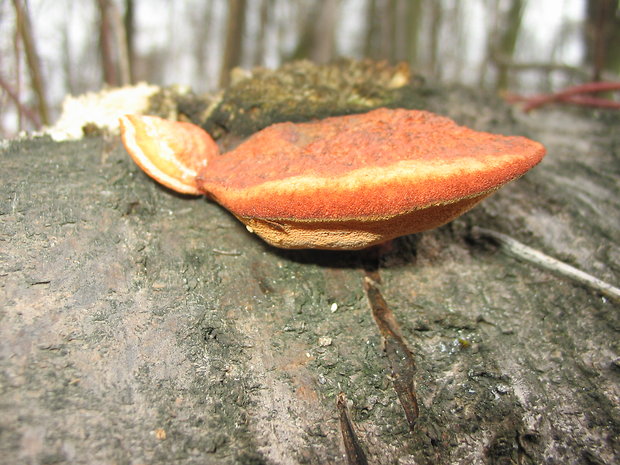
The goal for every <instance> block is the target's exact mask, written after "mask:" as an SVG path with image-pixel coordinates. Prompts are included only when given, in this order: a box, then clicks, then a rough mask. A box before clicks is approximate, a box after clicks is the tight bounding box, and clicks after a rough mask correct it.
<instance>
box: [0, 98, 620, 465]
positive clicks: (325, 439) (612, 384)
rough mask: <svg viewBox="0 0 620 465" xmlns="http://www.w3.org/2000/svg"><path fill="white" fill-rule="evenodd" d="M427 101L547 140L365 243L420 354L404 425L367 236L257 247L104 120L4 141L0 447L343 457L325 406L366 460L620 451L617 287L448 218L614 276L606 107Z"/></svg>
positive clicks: (619, 174)
mask: <svg viewBox="0 0 620 465" xmlns="http://www.w3.org/2000/svg"><path fill="white" fill-rule="evenodd" d="M427 107H428V108H432V109H434V110H436V111H438V112H441V113H443V114H447V115H450V116H452V117H454V118H455V119H456V120H457V121H459V122H460V123H463V124H467V125H469V126H472V127H474V128H476V129H486V130H490V131H495V132H503V133H512V134H516V133H521V134H525V135H528V136H530V137H532V138H534V139H537V140H540V141H541V142H543V143H544V144H546V146H547V148H548V155H547V157H546V158H545V160H544V161H543V162H542V164H541V165H540V166H538V167H537V168H535V169H534V170H533V171H532V172H530V173H529V174H527V175H526V176H525V177H524V178H522V179H520V180H518V181H516V182H514V183H512V184H510V185H509V186H507V187H506V188H504V189H502V190H501V191H499V192H498V193H497V194H495V195H494V196H492V197H491V198H489V199H487V200H486V201H484V202H483V203H482V204H481V205H480V206H478V207H477V208H476V209H475V210H473V211H472V212H470V213H468V214H467V215H465V216H463V217H462V218H460V219H458V220H456V221H455V222H453V223H451V224H449V225H446V226H444V227H442V228H439V229H437V230H434V231H429V232H425V233H422V234H418V235H416V236H410V237H405V238H401V239H398V240H396V241H394V242H393V243H392V244H391V246H390V247H389V248H386V249H384V250H383V251H382V254H381V255H380V257H379V258H378V259H377V260H378V265H379V267H378V274H379V275H380V278H381V281H382V282H381V284H380V285H379V289H380V292H381V294H382V296H383V298H384V299H385V301H386V302H387V305H388V306H389V308H390V310H391V312H392V313H393V315H392V317H393V320H394V321H395V324H397V325H398V328H399V329H398V331H399V333H400V336H399V337H401V338H402V340H403V341H404V343H406V345H407V346H408V347H409V349H410V350H411V353H412V354H413V357H414V360H415V364H416V366H417V371H415V373H414V380H415V384H416V392H417V400H418V403H419V409H420V415H419V417H418V419H417V422H416V424H415V428H414V429H413V431H412V430H411V429H410V423H409V422H408V420H407V417H406V416H405V412H404V410H403V408H402V406H401V404H400V402H399V395H398V393H397V392H396V391H395V388H394V387H395V386H396V385H397V383H396V382H393V381H394V379H393V378H394V375H393V373H392V368H391V367H390V360H391V358H390V352H389V345H385V346H384V341H383V339H382V332H381V328H379V327H378V326H377V323H376V322H375V319H373V315H372V313H371V308H370V305H369V302H368V299H367V297H366V293H365V290H364V282H365V281H364V279H365V277H366V276H367V271H365V268H366V267H367V260H368V254H364V253H327V252H314V251H282V250H276V249H273V248H270V247H268V246H267V245H265V244H264V243H262V242H261V241H260V240H258V239H257V238H255V237H253V236H252V235H250V234H249V233H248V232H247V231H246V230H245V228H244V227H243V226H242V225H241V224H240V223H238V222H237V221H236V220H235V219H234V217H232V216H231V215H230V214H228V213H227V212H226V211H225V210H223V209H221V208H220V207H218V206H217V205H215V204H212V203H210V202H208V201H205V200H203V199H194V198H186V197H181V196H177V195H174V194H173V193H171V192H169V191H167V190H165V189H163V188H160V187H159V186H157V185H156V184H155V183H154V182H152V181H151V180H150V179H148V178H147V177H146V176H145V175H143V174H142V173H141V172H140V171H139V170H138V168H137V167H135V166H134V165H133V163H132V162H131V160H130V159H129V158H128V157H127V156H126V154H125V153H124V151H123V149H122V147H121V145H120V142H119V141H118V138H116V137H112V136H102V137H92V138H86V139H83V140H80V141H75V142H64V143H56V142H52V141H51V140H49V139H48V138H36V139H30V140H24V141H16V142H8V143H5V145H4V148H3V149H2V152H0V163H1V166H2V169H1V170H0V199H1V201H0V234H1V235H0V309H1V310H0V318H1V319H0V462H1V463H7V464H9V463H10V464H21V463H23V464H56V463H58V464H65V463H72V464H147V463H148V464H172V463H178V464H208V463H214V464H215V463H217V464H233V463H245V464H260V463H268V464H296V463H300V464H301V463H309V464H323V463H346V458H345V455H344V454H345V446H344V443H343V439H342V422H341V414H342V410H341V411H340V413H339V408H341V409H342V408H344V407H346V408H348V415H349V418H350V423H351V425H352V428H353V430H354V433H355V434H356V438H355V440H351V438H350V437H349V438H348V440H347V441H348V442H350V443H357V444H358V446H359V447H361V449H362V451H361V454H362V455H365V456H366V457H367V459H368V463H374V464H455V463H462V464H472V463H473V464H479V463H485V464H486V463H488V464H512V463H519V464H540V463H546V464H581V463H583V464H598V463H614V462H617V461H619V460H620V450H619V448H620V444H619V442H618V438H619V437H620V413H619V407H618V405H619V383H618V382H619V381H620V361H619V360H620V348H619V343H618V341H619V339H620V338H619V337H618V336H619V332H620V320H619V314H618V311H619V309H620V307H619V305H618V304H617V303H614V302H611V301H609V300H607V299H604V298H602V297H601V296H599V295H597V294H596V293H593V292H590V291H589V290H587V289H584V288H582V287H580V286H578V285H576V284H574V283H572V282H570V281H567V280H565V279H562V278H559V277H557V276H555V275H554V274H552V273H550V272H548V271H544V270H541V269H539V268H537V267H535V266H533V265H531V264H527V263H522V262H519V261H517V260H515V259H513V258H510V257H507V256H505V255H504V254H502V253H501V252H499V251H498V250H497V249H495V248H494V247H492V246H490V245H485V244H481V243H479V242H474V241H472V240H471V239H470V233H469V231H470V228H471V227H472V226H473V225H479V226H484V227H486V228H490V229H495V230H498V231H501V232H504V233H507V234H510V235H511V236H513V237H515V238H516V239H518V240H520V241H521V242H524V243H527V244H528V245H530V246H532V247H536V248H538V249H541V250H543V251H545V252H546V253H548V254H550V255H553V256H555V257H556V258H560V259H562V260H564V261H567V262H569V263H571V264H572V265H574V266H577V267H579V268H581V269H582V270H584V271H586V272H589V273H592V274H594V275H596V276H598V277H599V278H602V279H605V280H606V281H608V282H611V283H613V284H616V285H617V284H618V282H619V277H620V266H619V263H620V246H619V244H620V228H619V225H620V195H619V189H620V188H619V183H620V181H619V180H620V139H619V136H618V131H617V128H618V117H617V116H614V115H611V114H598V113H596V112H594V111H586V110H582V111H580V112H578V113H577V112H575V111H572V110H570V109H567V108H553V109H545V110H541V111H538V112H536V113H533V114H531V115H528V116H523V115H521V116H518V118H515V117H514V115H516V113H514V115H513V113H512V112H511V111H509V110H507V109H506V108H505V107H503V106H501V105H498V104H497V103H496V102H493V101H492V100H489V99H487V98H484V97H480V96H478V95H477V94H475V93H473V92H467V91H463V90H450V91H445V92H435V93H433V94H432V96H431V97H429V98H428V100H427ZM375 271H376V270H375ZM384 348H385V349H386V350H387V354H386V351H384ZM340 393H343V394H344V396H346V399H347V401H346V402H345V404H346V405H344V404H343V403H342V402H341V404H340V405H339V406H337V399H338V398H339V394H340ZM342 398H343V397H340V399H342ZM343 418H344V417H343Z"/></svg>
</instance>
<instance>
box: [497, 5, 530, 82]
mask: <svg viewBox="0 0 620 465" xmlns="http://www.w3.org/2000/svg"><path fill="white" fill-rule="evenodd" d="M524 7H525V2H524V1H523V0H512V2H511V4H510V9H509V10H508V12H507V13H506V15H505V16H504V21H502V24H501V25H500V30H501V31H502V32H499V31H496V32H495V34H496V35H499V37H496V39H498V41H497V44H498V45H497V46H495V45H494V44H493V43H491V59H492V61H493V62H496V63H499V65H498V70H497V81H496V85H495V86H496V88H497V89H498V90H505V89H507V88H508V85H509V84H510V83H509V73H510V69H509V68H508V67H507V66H506V65H505V64H504V63H506V62H510V61H512V57H513V55H514V52H515V48H516V45H517V39H518V37H519V31H520V29H521V18H522V17H523V10H524ZM498 59H499V60H498Z"/></svg>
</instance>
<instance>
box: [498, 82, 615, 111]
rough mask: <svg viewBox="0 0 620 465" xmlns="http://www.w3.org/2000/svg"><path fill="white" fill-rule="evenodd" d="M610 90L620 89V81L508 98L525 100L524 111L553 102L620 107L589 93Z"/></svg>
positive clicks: (512, 100)
mask: <svg viewBox="0 0 620 465" xmlns="http://www.w3.org/2000/svg"><path fill="white" fill-rule="evenodd" d="M610 91H620V82H588V83H586V84H580V85H577V86H572V87H569V88H567V89H564V90H562V91H560V92H556V93H553V94H543V95H534V96H532V97H523V96H520V95H509V96H507V98H506V99H507V100H508V101H509V102H524V103H525V105H524V106H523V111H526V112H527V111H530V110H533V109H535V108H538V107H541V106H543V105H546V104H548V103H552V102H562V103H573V104H576V105H586V106H593V107H601V108H614V109H620V102H617V101H615V100H611V99H602V98H597V97H592V96H589V95H587V94H591V93H596V92H610ZM584 94H585V95H584Z"/></svg>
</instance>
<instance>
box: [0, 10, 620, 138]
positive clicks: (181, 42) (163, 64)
mask: <svg viewBox="0 0 620 465" xmlns="http://www.w3.org/2000/svg"><path fill="white" fill-rule="evenodd" d="M619 5H620V3H619V2H618V1H616V0H553V1H550V0H546V1H528V0H467V1H457V0H436V1H430V0H428V1H427V0H320V1H315V0H185V1H171V0H90V1H80V2H77V1H71V0H53V1H52V0H10V1H8V0H0V108H1V109H2V111H1V117H0V136H2V137H11V136H14V135H15V134H16V133H17V132H19V131H21V130H32V129H37V128H39V127H40V126H41V125H46V124H50V123H53V121H54V120H55V119H56V118H57V116H58V114H59V112H60V108H61V103H62V99H63V98H64V96H65V95H67V94H74V95H75V94H81V93H84V92H87V91H92V90H98V89H100V88H101V87H102V86H104V85H109V86H119V85H125V84H129V83H133V82H139V81H148V82H151V83H154V84H160V85H170V84H180V85H187V86H191V88H192V89H193V90H194V91H196V92H206V91H214V90H217V89H218V88H221V87H223V86H225V85H226V84H227V82H228V79H229V75H230V73H229V71H230V70H231V69H232V68H234V67H237V66H240V67H242V68H246V69H249V68H252V67H255V66H264V67H269V68H276V67H278V66H279V65H281V64H282V63H285V62H287V61H291V60H294V59H302V58H307V59H310V60H312V61H314V62H316V63H326V62H329V61H332V60H334V59H337V58H339V57H343V56H346V57H351V58H362V57H369V58H372V59H375V60H377V59H379V60H386V61H388V62H390V63H397V62H401V61H404V62H408V63H409V64H410V66H411V67H412V69H414V70H415V71H416V72H418V73H420V74H422V75H423V76H425V77H426V78H427V79H429V80H432V81H441V82H450V83H454V82H456V83H464V84H467V85H473V86H476V87H485V88H489V89H496V90H498V91H500V92H504V91H506V90H510V91H513V92H543V91H549V90H552V89H557V88H561V87H563V86H566V85H569V84H574V83H581V82H584V81H589V80H601V79H612V80H613V79H614V78H616V79H617V76H618V74H620V13H619V12H620V6H619Z"/></svg>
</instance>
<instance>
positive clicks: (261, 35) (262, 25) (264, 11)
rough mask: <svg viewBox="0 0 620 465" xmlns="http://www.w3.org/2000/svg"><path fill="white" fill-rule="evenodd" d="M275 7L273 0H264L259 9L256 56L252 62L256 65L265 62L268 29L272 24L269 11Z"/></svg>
mask: <svg viewBox="0 0 620 465" xmlns="http://www.w3.org/2000/svg"><path fill="white" fill-rule="evenodd" d="M272 9H273V1H272V0H262V3H261V5H260V9H259V24H258V33H257V35H256V48H255V49H254V57H253V58H252V64H253V65H254V66H260V65H262V64H264V63H265V55H266V53H265V51H266V50H267V44H266V42H265V41H266V39H267V31H268V30H269V28H270V26H271V25H272V23H271V21H270V20H269V18H270V16H269V11H270V10H272Z"/></svg>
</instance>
